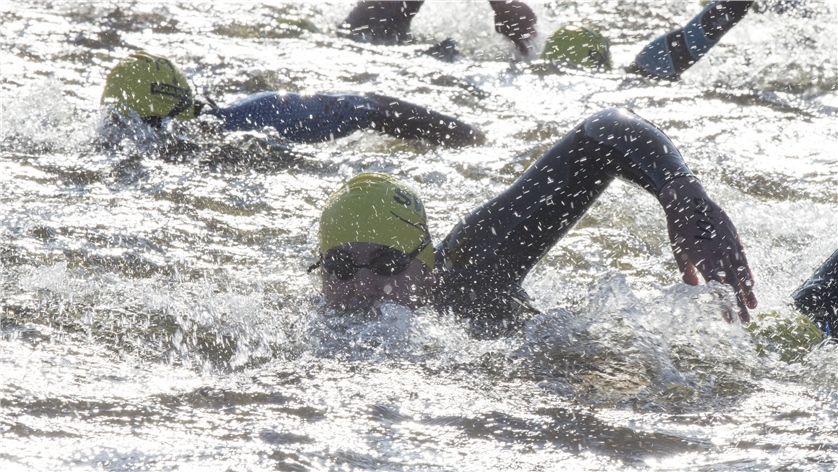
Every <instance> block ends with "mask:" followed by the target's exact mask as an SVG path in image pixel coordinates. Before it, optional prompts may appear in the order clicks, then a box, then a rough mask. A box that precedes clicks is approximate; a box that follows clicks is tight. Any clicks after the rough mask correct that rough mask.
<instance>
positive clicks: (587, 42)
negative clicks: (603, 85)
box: [541, 23, 611, 70]
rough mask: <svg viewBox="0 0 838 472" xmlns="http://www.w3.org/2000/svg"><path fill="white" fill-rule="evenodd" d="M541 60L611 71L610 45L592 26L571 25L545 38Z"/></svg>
mask: <svg viewBox="0 0 838 472" xmlns="http://www.w3.org/2000/svg"><path fill="white" fill-rule="evenodd" d="M541 58H542V59H545V60H549V61H565V62H570V63H572V64H576V65H579V66H583V67H593V68H602V69H606V70H610V69H611V50H610V43H609V41H608V39H606V38H605V37H604V36H603V35H601V34H600V33H599V32H598V31H597V30H596V29H595V28H593V27H592V26H589V25H586V24H582V23H579V24H577V23H572V24H569V25H567V26H564V27H562V28H559V29H558V30H556V32H555V33H553V34H552V35H550V37H549V38H547V42H546V43H545V44H544V50H543V51H542V53H541Z"/></svg>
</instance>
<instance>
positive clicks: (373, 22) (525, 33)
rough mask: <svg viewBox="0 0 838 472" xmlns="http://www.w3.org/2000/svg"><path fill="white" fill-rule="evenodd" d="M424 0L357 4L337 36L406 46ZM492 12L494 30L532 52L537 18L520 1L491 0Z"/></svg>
mask: <svg viewBox="0 0 838 472" xmlns="http://www.w3.org/2000/svg"><path fill="white" fill-rule="evenodd" d="M423 3H425V2H424V1H402V2H396V1H360V2H358V3H357V4H356V5H355V8H353V9H352V11H351V12H350V13H349V15H348V16H347V17H346V19H345V20H343V22H342V23H341V24H340V26H339V30H338V34H339V35H340V36H344V37H348V38H351V39H353V40H356V41H363V42H369V43H373V44H397V43H407V42H410V41H412V40H413V36H412V34H411V33H410V22H411V20H413V17H414V16H416V13H418V12H419V9H420V8H422V4H423ZM489 4H490V5H491V7H492V10H494V12H495V31H497V32H498V33H500V34H502V35H504V36H506V37H507V38H509V39H510V40H511V41H512V42H513V43H514V44H515V46H516V47H517V48H518V50H519V51H520V52H521V53H522V54H525V55H526V54H529V53H530V52H531V51H530V49H531V46H532V45H531V40H532V38H534V37H535V36H536V30H535V24H536V22H537V21H538V19H537V18H536V16H535V13H533V11H532V9H531V8H530V7H528V6H527V5H526V4H525V3H523V2H520V1H490V2H489Z"/></svg>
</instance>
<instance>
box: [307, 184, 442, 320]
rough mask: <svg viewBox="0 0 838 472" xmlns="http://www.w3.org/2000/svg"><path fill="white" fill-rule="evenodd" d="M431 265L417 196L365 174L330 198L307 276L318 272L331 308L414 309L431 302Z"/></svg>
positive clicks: (411, 191)
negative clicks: (384, 306) (385, 306)
mask: <svg viewBox="0 0 838 472" xmlns="http://www.w3.org/2000/svg"><path fill="white" fill-rule="evenodd" d="M433 261H434V256H433V246H432V245H431V237H430V234H429V233H428V226H427V218H426V217H425V208H424V206H423V205H422V201H421V200H420V199H419V197H418V195H417V193H416V191H415V190H413V189H412V188H410V187H409V186H408V185H406V184H405V183H404V182H401V181H399V180H398V179H395V178H393V177H389V176H387V175H383V174H375V173H366V174H361V175H358V176H356V177H355V178H353V179H351V180H350V181H349V182H347V183H346V184H344V185H343V186H342V187H341V188H340V189H339V190H338V191H337V192H335V193H334V194H333V195H332V196H331V198H329V202H328V203H327V204H326V208H325V209H324V210H323V213H322V215H321V217H320V258H319V260H318V261H317V263H316V264H315V265H313V266H311V267H310V268H309V271H311V270H314V269H315V268H318V267H319V268H320V274H321V281H322V288H323V295H324V297H325V299H326V302H327V303H328V304H329V305H332V306H335V307H341V308H348V309H357V308H369V307H370V306H376V305H377V304H378V303H380V302H392V303H397V304H399V305H404V306H408V307H412V308H416V307H419V306H422V305H424V304H426V303H427V302H428V301H429V300H430V298H431V290H432V286H433V282H434V277H433V270H432V269H433Z"/></svg>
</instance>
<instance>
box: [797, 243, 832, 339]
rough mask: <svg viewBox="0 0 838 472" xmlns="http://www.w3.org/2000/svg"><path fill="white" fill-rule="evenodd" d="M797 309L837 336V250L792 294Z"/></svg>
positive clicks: (827, 332)
mask: <svg viewBox="0 0 838 472" xmlns="http://www.w3.org/2000/svg"><path fill="white" fill-rule="evenodd" d="M792 298H793V299H794V305H795V306H796V307H797V309H798V310H800V311H802V312H803V313H805V314H806V315H807V316H809V318H811V319H812V321H813V322H815V323H816V324H817V325H818V326H819V327H820V328H821V329H823V331H824V332H825V333H826V334H827V335H831V336H833V337H838V251H835V252H834V253H833V254H832V256H830V258H829V259H827V260H826V262H824V263H823V265H821V266H820V267H819V268H818V270H816V271H815V273H814V274H812V276H811V277H810V278H809V280H807V281H806V282H804V283H803V285H801V286H800V287H799V288H798V289H797V290H796V291H795V292H794V294H792Z"/></svg>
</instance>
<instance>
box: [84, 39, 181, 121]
mask: <svg viewBox="0 0 838 472" xmlns="http://www.w3.org/2000/svg"><path fill="white" fill-rule="evenodd" d="M100 103H101V104H102V105H113V106H114V108H116V110H117V111H118V112H119V113H121V114H123V115H128V114H129V113H130V111H131V110H134V111H136V112H137V114H139V115H140V116H141V117H143V118H149V117H158V118H165V117H176V118H177V119H179V120H188V119H190V118H194V117H195V107H194V106H193V105H194V102H193V100H192V89H191V88H190V87H189V82H188V80H187V79H186V75H184V73H183V72H181V71H180V69H178V68H177V67H175V65H174V64H172V62H171V61H169V60H168V59H166V58H165V57H163V56H155V55H153V54H149V53H147V52H144V51H140V52H135V53H133V54H131V55H130V56H128V57H126V58H125V59H123V60H121V61H119V64H117V65H116V66H114V68H113V69H112V70H111V71H110V73H109V74H108V78H107V79H106V80H105V90H104V91H103V92H102V100H101V102H100Z"/></svg>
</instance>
